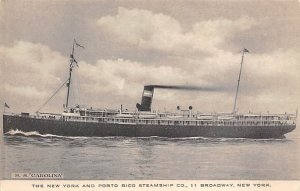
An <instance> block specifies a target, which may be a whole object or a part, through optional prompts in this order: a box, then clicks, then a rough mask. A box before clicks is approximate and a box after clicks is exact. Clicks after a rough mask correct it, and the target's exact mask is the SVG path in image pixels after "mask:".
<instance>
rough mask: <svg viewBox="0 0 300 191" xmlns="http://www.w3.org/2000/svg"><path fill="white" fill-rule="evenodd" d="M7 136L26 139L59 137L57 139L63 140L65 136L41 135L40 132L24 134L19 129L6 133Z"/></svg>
mask: <svg viewBox="0 0 300 191" xmlns="http://www.w3.org/2000/svg"><path fill="white" fill-rule="evenodd" d="M5 135H14V136H26V137H45V138H46V137H57V138H63V137H64V136H60V135H53V134H44V135H43V134H40V133H39V132H38V131H29V132H24V131H21V130H19V129H16V130H10V131H8V132H6V133H5Z"/></svg>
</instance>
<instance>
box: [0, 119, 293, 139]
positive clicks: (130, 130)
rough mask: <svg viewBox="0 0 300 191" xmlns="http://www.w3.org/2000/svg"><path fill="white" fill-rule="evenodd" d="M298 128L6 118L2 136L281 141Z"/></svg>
mask: <svg viewBox="0 0 300 191" xmlns="http://www.w3.org/2000/svg"><path fill="white" fill-rule="evenodd" d="M295 128H296V125H283V126H265V125H264V126H213V125H210V126H192V125H191V126H189V125H185V126H182V125H181V126H180V125H145V124H113V123H100V122H99V123H95V122H75V121H63V120H57V119H56V120H55V119H39V118H29V117H22V116H13V115H3V133H4V134H6V133H7V132H9V131H11V130H20V131H23V132H32V131H36V132H38V133H40V134H53V135H60V136H86V137H106V136H126V137H150V136H158V137H216V138H218V137H220V138H221V137H224V138H258V139H265V138H282V137H284V134H286V133H288V132H291V131H292V130H294V129H295Z"/></svg>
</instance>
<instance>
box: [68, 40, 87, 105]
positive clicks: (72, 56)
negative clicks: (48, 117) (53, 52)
mask: <svg viewBox="0 0 300 191" xmlns="http://www.w3.org/2000/svg"><path fill="white" fill-rule="evenodd" d="M75 45H76V47H81V48H84V47H83V46H81V45H80V44H78V43H77V42H76V40H75V39H74V41H73V46H72V53H71V54H70V66H69V78H68V82H67V87H68V92H67V101H66V105H65V108H68V105H69V95H70V87H71V79H72V71H73V68H74V64H76V66H77V67H78V64H77V61H76V59H75V57H74V48H75Z"/></svg>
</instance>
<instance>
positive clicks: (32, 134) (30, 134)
mask: <svg viewBox="0 0 300 191" xmlns="http://www.w3.org/2000/svg"><path fill="white" fill-rule="evenodd" d="M5 135H8V136H25V137H43V138H62V139H66V138H67V139H88V138H92V137H85V136H76V137H75V136H61V135H53V134H40V133H39V132H38V131H29V132H24V131H22V130H19V129H16V130H10V131H8V132H6V133H5ZM93 138H100V139H116V138H119V139H127V138H128V139H157V140H162V141H164V140H165V141H166V140H169V141H190V140H203V141H213V142H231V141H235V142H236V141H238V142H239V141H240V142H243V141H285V140H287V139H286V138H282V139H276V138H270V139H249V138H222V137H221V138H213V137H200V136H199V137H173V138H170V137H159V136H150V137H119V136H107V137H93Z"/></svg>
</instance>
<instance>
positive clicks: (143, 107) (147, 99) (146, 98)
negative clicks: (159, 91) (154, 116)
mask: <svg viewBox="0 0 300 191" xmlns="http://www.w3.org/2000/svg"><path fill="white" fill-rule="evenodd" d="M153 93H154V86H152V85H149V86H144V91H143V96H142V102H141V104H139V103H137V104H136V107H137V109H138V110H139V111H151V104H152V99H153Z"/></svg>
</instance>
